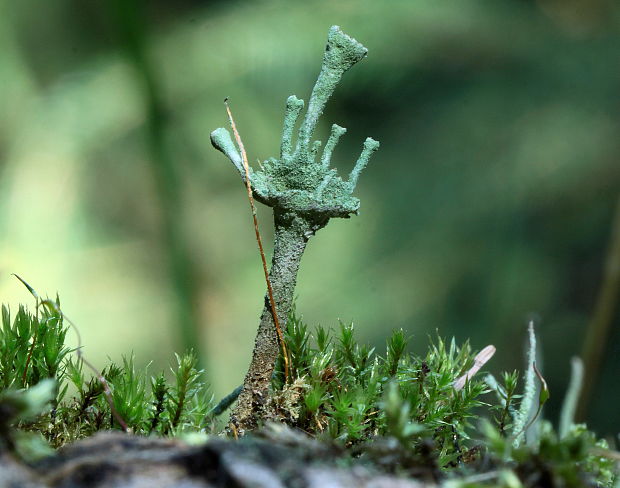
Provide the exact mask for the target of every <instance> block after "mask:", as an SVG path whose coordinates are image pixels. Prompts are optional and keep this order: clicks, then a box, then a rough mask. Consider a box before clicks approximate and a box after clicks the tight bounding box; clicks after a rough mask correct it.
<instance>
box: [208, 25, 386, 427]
mask: <svg viewBox="0 0 620 488" xmlns="http://www.w3.org/2000/svg"><path fill="white" fill-rule="evenodd" d="M367 52H368V50H367V49H366V48H365V47H364V46H363V45H362V44H361V43H359V42H358V41H356V40H355V39H353V38H352V37H349V36H348V35H346V34H344V33H343V32H342V31H341V30H340V28H339V27H338V26H333V27H332V28H331V29H330V30H329V34H328V37H327V45H326V47H325V53H324V55H323V63H322V65H321V71H320V73H319V76H318V79H317V81H316V83H315V85H314V88H313V90H312V94H311V96H310V101H309V103H308V109H307V111H306V114H305V117H304V120H303V121H302V123H301V126H300V128H299V132H298V137H297V143H296V144H295V147H294V149H293V141H292V139H293V132H294V129H295V126H296V123H297V119H298V118H299V115H300V114H301V111H302V109H303V107H304V102H303V100H300V99H299V98H297V97H296V96H294V95H292V96H290V97H289V98H288V99H287V101H286V109H285V114H284V128H283V131H282V141H281V144H280V155H279V158H275V157H274V158H269V159H267V160H266V161H264V162H263V163H262V164H261V169H258V170H250V171H249V178H250V185H251V189H252V194H253V196H254V198H255V199H256V200H257V201H259V202H261V203H263V204H265V205H268V206H270V207H272V208H273V210H274V222H275V243H274V254H273V259H272V268H271V272H270V281H271V284H272V287H273V291H274V298H275V302H276V304H275V305H276V310H277V313H278V317H279V318H280V320H281V323H282V324H284V323H285V321H286V317H287V316H288V313H289V310H290V307H291V304H292V300H293V296H294V292H295V285H296V281H297V271H298V269H299V262H300V260H301V257H302V255H303V252H304V250H305V247H306V243H307V241H308V239H309V238H310V237H311V236H312V235H314V234H315V233H316V232H317V231H318V230H319V229H321V228H323V227H325V225H327V223H328V221H329V219H331V218H334V217H341V218H347V217H349V216H350V215H352V214H356V213H357V211H358V209H359V206H360V201H359V199H358V198H356V197H354V196H353V191H354V190H355V186H356V184H357V181H358V178H359V175H360V173H361V172H362V170H363V169H364V168H365V167H366V165H367V164H368V161H369V160H370V157H371V156H372V154H373V153H374V152H375V151H376V150H377V149H378V148H379V143H378V142H377V141H375V140H374V139H372V138H370V137H369V138H367V139H366V141H365V142H364V146H363V150H362V153H361V154H360V156H359V158H358V159H357V161H356V163H355V165H354V167H353V170H352V171H351V173H350V174H349V176H348V178H346V179H343V178H342V177H340V176H339V175H338V173H337V171H336V170H335V169H333V168H330V163H331V157H332V154H333V151H334V148H335V147H336V145H337V143H338V141H339V139H340V137H341V136H342V135H343V134H344V133H345V132H346V129H345V128H343V127H340V126H339V125H336V124H334V125H333V126H332V129H331V134H330V136H329V138H328V140H327V142H326V144H325V146H324V149H323V153H322V155H321V157H320V158H317V155H318V152H319V148H320V147H321V145H322V143H321V141H313V142H312V136H313V134H314V131H315V129H316V125H317V123H318V120H319V118H320V116H321V114H322V113H323V109H324V108H325V105H326V103H327V101H328V100H329V98H330V97H331V95H332V93H333V92H334V90H335V88H336V86H337V85H338V83H339V81H340V79H341V78H342V75H343V74H344V73H345V72H346V71H347V70H348V69H349V68H351V67H352V66H353V65H354V64H355V63H357V62H358V61H360V60H362V59H363V58H364V57H365V56H366V54H367ZM211 142H212V143H213V145H214V146H215V147H216V148H217V149H219V150H220V151H222V152H223V153H224V154H225V155H226V156H227V157H228V158H229V159H230V160H231V162H232V163H233V165H234V166H235V168H237V171H239V173H240V175H241V178H242V180H243V181H244V182H245V181H246V173H245V170H244V167H243V163H242V158H241V155H240V152H239V149H238V148H237V147H236V145H235V144H234V143H233V141H232V138H231V136H230V133H229V132H228V130H226V129H224V128H219V129H216V130H214V131H213V132H212V133H211ZM277 355H278V344H277V337H276V331H275V326H274V320H273V317H272V315H271V309H270V306H269V302H268V300H267V298H266V299H265V308H264V310H263V314H262V316H261V323H260V326H259V330H258V335H257V338H256V342H255V346H254V353H253V358H252V362H251V364H250V368H249V371H248V373H247V375H246V378H245V382H244V389H243V391H242V393H241V395H240V397H239V402H238V404H237V408H236V409H235V412H234V413H233V417H232V422H233V423H234V424H235V426H236V428H237V429H238V430H239V431H240V432H243V431H245V430H248V429H251V428H253V427H255V426H256V421H257V419H256V417H257V416H258V415H257V412H258V411H259V410H260V405H261V404H262V403H263V401H264V395H265V393H266V390H267V388H268V385H269V382H270V379H271V375H272V373H273V368H274V364H275V361H276V359H277Z"/></svg>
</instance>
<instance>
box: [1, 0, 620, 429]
mask: <svg viewBox="0 0 620 488" xmlns="http://www.w3.org/2000/svg"><path fill="white" fill-rule="evenodd" d="M333 24H337V25H340V26H341V27H342V28H343V30H344V31H345V32H347V33H348V34H350V35H352V36H353V37H355V38H357V39H358V40H360V41H362V42H363V43H364V44H365V45H366V46H367V47H368V48H369V56H368V58H367V59H365V60H364V61H363V62H361V63H360V64H359V65H357V66H356V67H355V68H353V69H352V70H351V71H350V72H348V73H347V74H346V75H345V76H344V79H343V82H342V83H341V85H340V87H339V88H338V90H337V91H336V93H335V95H334V98H333V99H332V101H331V102H330V104H329V105H328V107H327V110H326V113H325V116H324V117H323V119H322V122H321V127H320V128H319V131H318V132H319V133H318V134H317V136H318V137H320V138H323V139H325V138H326V136H327V135H328V132H329V127H330V126H331V124H332V123H333V122H337V123H338V124H340V125H342V126H344V127H347V128H348V129H349V130H348V133H347V134H346V136H345V137H344V138H343V140H342V141H341V143H340V145H339V147H338V149H337V151H336V153H335V155H334V159H333V161H334V163H335V164H336V165H337V166H338V167H339V168H340V170H341V172H342V173H345V174H346V173H347V172H348V171H349V169H350V168H351V167H352V165H353V163H354V162H355V160H356V158H357V156H358V155H359V152H360V151H361V147H362V142H363V140H364V138H365V137H366V136H372V137H374V138H375V139H378V140H380V141H381V150H380V151H379V152H378V153H377V154H376V155H375V157H374V158H373V160H372V161H371V164H370V165H369V167H368V168H367V170H366V171H365V173H364V174H363V175H362V178H361V180H360V184H359V186H358V190H357V196H359V197H360V199H361V201H362V209H361V212H360V215H359V216H357V217H354V218H352V219H351V220H336V221H332V222H331V223H330V225H329V226H328V227H327V228H326V229H325V230H321V231H320V232H319V233H318V234H317V236H316V237H315V238H314V239H312V240H311V241H310V245H309V248H308V250H307V252H306V256H305V258H304V260H303V261H302V268H301V271H300V276H299V282H298V288H297V293H298V295H299V298H298V302H297V308H298V310H299V312H300V313H301V314H303V316H304V318H305V319H306V321H307V322H309V323H310V324H318V323H321V324H324V325H330V326H336V325H337V323H338V319H341V320H343V321H347V322H348V321H353V322H354V323H355V324H356V326H357V330H358V332H359V336H360V337H361V338H362V339H363V340H367V341H370V342H371V343H373V344H375V345H377V346H378V347H379V348H380V349H382V348H383V344H384V340H385V337H386V335H387V334H389V332H390V330H391V329H394V328H401V327H402V328H404V329H405V330H406V331H407V333H408V334H410V335H412V336H413V340H412V348H413V349H414V350H416V351H422V350H424V349H425V348H426V346H427V344H428V338H427V336H428V334H434V331H435V330H436V329H437V330H439V333H440V334H441V335H443V336H452V335H454V336H455V337H456V338H457V339H458V340H459V341H463V340H465V339H467V338H470V339H471V342H472V344H473V346H474V347H475V348H476V349H480V348H482V347H483V346H485V345H486V344H489V343H492V344H495V345H496V346H497V349H498V352H497V354H496V357H495V358H494V359H493V360H492V363H490V369H491V370H492V371H493V372H495V373H498V372H500V371H501V370H502V369H505V368H509V369H513V368H520V367H521V366H522V364H523V357H522V353H521V351H522V349H523V345H524V343H523V341H524V337H525V328H526V324H527V321H528V320H530V319H535V321H536V324H537V328H538V332H539V338H540V342H541V345H542V350H543V356H542V361H543V370H544V374H545V376H546V377H547V379H548V382H549V385H550V388H551V392H552V400H551V402H550V403H551V406H550V408H549V409H548V412H547V414H548V415H549V416H550V417H552V418H553V417H554V416H555V415H556V412H557V408H558V405H559V404H560V402H561V398H562V396H563V392H564V388H565V386H566V384H567V382H568V377H569V359H570V357H571V356H572V355H575V354H580V353H581V350H582V347H583V343H584V340H585V337H586V331H587V330H588V324H589V323H591V322H592V320H593V314H594V310H595V307H596V303H597V300H599V298H598V297H599V295H600V293H601V287H602V286H603V282H604V277H605V273H604V270H605V260H606V258H605V256H606V253H607V249H608V247H609V246H610V240H611V236H612V227H613V226H612V222H613V219H614V212H615V210H614V209H615V207H616V201H617V199H618V195H619V193H620V192H619V190H620V185H619V182H620V164H619V161H618V159H619V158H618V155H619V153H620V137H619V135H620V97H619V95H620V67H619V66H620V65H619V62H618V60H619V54H620V53H619V48H620V9H619V8H618V4H617V3H616V2H612V1H605V0H591V1H585V0H583V1H580V0H538V1H526V0H520V1H518V0H501V1H500V0H494V1H490V0H489V1H484V0H454V1H441V2H436V1H413V0H407V1H398V0H389V1H388V0H372V1H349V0H340V1H337V2H328V1H324V0H323V1H312V0H310V1H304V2H290V1H289V2H286V1H282V0H264V1H256V2H241V1H220V2H208V1H197V0H182V1H175V2H170V1H165V0H150V1H148V2H147V1H143V2H140V1H139V0H108V1H105V0H93V1H89V2H84V1H79V0H54V1H49V2H40V1H37V0H22V1H20V2H15V1H13V2H11V1H9V0H0V114H1V117H0V229H1V232H0V239H1V241H0V246H1V252H0V291H1V293H2V301H4V302H8V303H11V304H12V306H13V307H15V306H16V305H17V303H18V302H27V303H32V299H31V298H30V297H29V295H28V293H27V291H26V290H25V289H24V288H23V287H22V286H21V285H20V284H19V283H18V282H17V281H16V280H15V279H14V278H13V277H11V276H10V273H18V274H20V275H21V276H23V277H24V278H25V279H26V280H28V281H29V282H30V283H31V284H32V285H33V286H34V287H35V288H36V289H37V290H39V292H40V293H43V294H45V293H47V294H50V295H54V294H55V293H56V291H58V292H59V293H60V296H61V300H62V303H63V309H64V310H65V312H66V313H67V315H69V317H71V318H72V319H73V320H74V321H75V322H76V323H77V324H78V325H79V327H80V329H81V332H82V336H83V343H84V346H85V349H84V352H85V354H87V355H88V357H89V358H90V359H91V360H92V361H94V362H95V363H96V364H98V365H100V366H102V365H103V364H105V361H106V358H107V357H110V358H112V359H115V360H116V359H118V358H119V357H120V355H121V354H126V353H128V352H130V351H131V350H133V351H135V354H136V359H137V361H138V362H140V363H142V364H147V363H149V362H151V361H152V363H153V364H152V365H151V366H150V368H151V371H153V372H156V371H157V370H159V369H161V368H163V367H166V364H167V363H168V362H169V361H171V360H172V359H173V352H174V351H178V350H179V349H181V348H182V347H184V344H186V343H187V342H195V341H193V340H192V339H191V333H190V332H188V331H191V330H192V328H196V329H197V330H198V336H199V337H200V341H199V343H198V344H195V345H194V346H195V348H196V349H198V350H200V352H201V353H202V354H203V358H204V365H205V367H206V369H207V371H208V376H209V380H210V382H211V384H212V385H213V388H214V391H215V393H216V396H221V395H223V394H226V393H228V392H229V391H230V390H232V388H234V387H235V386H237V385H238V384H239V383H240V382H241V381H242V377H243V375H244V373H245V370H246V367H247V365H248V362H249V358H250V354H251V348H252V345H253V341H254V334H255V330H256V327H257V325H258V317H259V312H260V310H261V308H262V303H263V293H264V288H265V286H264V281H263V276H262V269H261V265H260V259H259V256H258V252H257V249H256V243H255V240H254V231H253V228H252V223H251V214H250V211H249V208H248V202H247V198H246V195H245V190H244V188H243V186H242V184H241V182H240V179H239V176H238V174H237V173H236V171H235V170H234V168H233V167H232V166H231V165H230V163H229V162H228V161H227V160H226V159H225V158H224V157H223V156H222V155H221V154H219V153H217V152H216V151H215V150H213V149H212V147H211V144H210V141H209V132H210V131H211V130H213V129H214V128H216V127H220V126H226V125H227V121H226V116H225V111H224V106H223V103H222V101H223V99H224V97H227V96H228V97H230V100H231V104H232V108H233V110H234V113H235V116H236V119H237V124H238V126H239V129H240V131H241V134H242V137H243V139H244V143H245V146H246V148H247V149H248V152H249V158H250V160H251V161H256V159H258V158H260V159H266V158H267V157H270V156H275V155H276V152H277V150H278V148H279V139H280V131H281V124H282V116H283V110H284V103H285V99H286V97H287V96H288V95H290V94H296V95H297V96H299V97H301V98H304V99H306V100H307V98H308V96H309V93H310V90H311V88H312V85H313V83H314V81H315V79H316V76H317V74H318V70H319V67H320V62H321V57H322V51H323V48H324V44H325V39H326V35H327V30H328V28H329V26H330V25H333ZM259 217H260V219H261V223H262V233H263V237H264V239H265V240H266V242H267V245H268V247H269V245H270V243H271V236H270V229H271V225H270V222H269V220H270V214H269V212H268V211H267V210H266V209H261V213H260V215H259ZM608 289H609V287H608ZM611 291H612V292H611V297H612V298H611V299H610V300H608V302H607V311H610V310H611V311H612V312H613V304H614V302H615V301H617V299H618V296H617V295H618V293H617V290H616V292H613V287H612V290H611ZM610 307H611V309H610ZM607 323H608V324H609V327H610V328H611V333H610V335H609V336H608V337H607V339H606V340H605V341H604V342H605V344H604V345H605V350H604V355H603V354H599V355H598V356H599V357H600V358H601V376H600V379H599V380H597V381H596V382H594V381H592V382H591V383H592V386H593V390H592V396H593V402H592V403H591V408H590V410H589V412H588V416H587V418H588V422H589V423H590V425H591V426H593V427H594V428H595V429H597V430H598V431H599V433H600V434H608V433H615V432H617V431H619V430H620V419H619V418H618V416H617V404H618V402H619V401H620V388H618V374H617V372H618V370H619V368H620V345H619V344H620V327H619V325H620V317H619V315H618V310H617V309H616V310H615V312H614V313H612V314H611V318H610V320H608V321H607Z"/></svg>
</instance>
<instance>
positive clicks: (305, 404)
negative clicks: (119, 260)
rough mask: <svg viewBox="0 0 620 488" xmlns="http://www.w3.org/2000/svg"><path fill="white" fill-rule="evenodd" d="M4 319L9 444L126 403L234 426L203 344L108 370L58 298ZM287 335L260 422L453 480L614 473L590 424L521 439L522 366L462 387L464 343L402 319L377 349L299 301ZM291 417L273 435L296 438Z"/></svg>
mask: <svg viewBox="0 0 620 488" xmlns="http://www.w3.org/2000/svg"><path fill="white" fill-rule="evenodd" d="M2 320H3V323H2V332H1V335H0V339H1V340H0V384H1V385H2V388H3V391H2V393H1V397H0V408H1V409H2V411H3V413H4V415H3V417H2V425H1V432H0V435H1V439H2V444H3V448H4V449H5V450H9V451H13V452H14V453H16V454H17V455H18V456H20V457H21V458H22V459H25V460H27V461H29V462H33V461H35V460H36V459H39V458H41V457H45V456H47V455H49V454H51V453H53V449H54V448H57V447H60V446H63V445H66V444H68V443H72V442H74V441H76V440H78V439H81V438H85V437H89V436H91V435H93V434H94V433H97V432H99V431H105V430H110V429H112V430H120V429H121V428H122V425H121V424H120V423H119V421H118V420H117V418H118V417H120V418H122V419H123V422H124V423H125V424H126V425H127V427H128V428H129V429H130V430H131V431H132V432H133V433H135V434H138V435H142V436H157V437H170V436H176V437H181V438H189V437H188V436H190V437H191V438H193V439H194V440H195V439H196V436H198V439H203V440H204V439H206V438H209V437H213V436H215V435H217V434H218V433H219V435H220V436H228V437H232V435H231V434H233V432H229V433H228V434H226V433H225V430H224V428H225V422H224V421H222V420H221V417H222V416H221V413H222V410H223V409H222V406H221V405H220V406H219V407H218V406H216V405H215V402H213V397H212V395H211V394H210V391H209V388H208V385H207V383H206V382H205V380H204V372H203V371H199V370H197V368H196V357H195V355H194V354H193V353H191V352H190V353H187V354H184V355H182V356H176V360H175V364H174V366H173V367H172V368H171V374H170V375H166V374H164V373H163V372H161V373H159V374H155V375H153V376H152V375H150V373H148V372H147V371H146V370H139V369H138V368H136V367H135V364H134V361H133V357H132V356H127V357H126V358H124V359H123V361H122V364H118V365H117V364H110V365H108V366H106V368H105V369H104V370H103V371H102V372H101V377H103V378H104V381H103V382H102V381H101V379H100V378H98V377H97V375H91V374H88V372H87V370H86V368H85V363H84V362H83V360H82V359H80V358H79V357H77V356H76V355H75V351H72V350H71V349H69V348H68V347H67V346H65V343H64V342H65V338H66V335H67V333H68V332H69V327H68V325H67V324H66V322H65V321H64V320H63V314H62V312H61V310H60V304H59V301H58V300H56V301H54V302H52V301H49V300H47V301H37V307H36V310H35V312H34V313H31V312H29V311H28V310H27V308H26V307H20V308H19V309H18V311H17V313H16V314H14V316H12V314H11V313H10V312H9V309H8V307H4V308H3V310H2ZM286 341H287V344H288V349H289V354H290V359H291V361H290V371H289V378H288V381H285V380H284V376H285V374H284V365H283V361H282V360H281V359H280V361H279V362H278V364H277V367H276V373H275V374H274V377H273V381H272V388H271V391H270V394H269V395H268V396H267V397H265V398H264V399H263V402H262V403H261V405H259V406H258V409H257V410H258V411H259V412H260V415H261V418H260V421H259V424H261V425H263V426H269V425H273V423H277V424H280V425H283V426H286V427H288V428H290V429H294V430H293V431H294V432H297V433H298V434H295V435H302V436H305V437H307V438H308V439H314V440H315V441H313V442H319V443H321V444H322V445H325V446H330V447H329V448H330V449H333V450H334V452H337V453H338V454H337V456H336V458H338V459H339V460H340V461H339V463H340V464H341V465H345V466H346V465H351V464H359V463H362V464H365V465H366V466H368V467H371V469H373V470H377V471H379V472H384V473H385V472H387V473H393V474H398V475H402V476H405V477H410V478H415V479H424V480H427V481H433V482H439V483H443V484H446V483H447V484H450V483H451V484H450V486H510V487H512V486H543V485H544V486H575V487H578V486H609V487H610V486H614V482H615V481H616V479H617V474H616V467H615V461H614V458H617V454H616V453H615V452H614V451H611V450H610V449H609V448H608V446H607V444H606V443H605V442H604V441H602V440H598V439H597V438H596V436H595V435H594V434H593V433H592V432H590V431H588V430H587V429H586V428H585V426H582V425H571V426H570V428H569V429H568V430H567V431H566V432H564V433H563V435H562V436H560V435H559V434H558V433H557V432H556V431H555V430H554V429H553V427H552V425H551V424H550V423H549V422H547V421H541V420H540V419H535V418H534V417H530V418H528V424H533V428H530V429H528V437H527V438H526V439H524V441H523V442H519V441H518V439H519V437H520V436H521V434H522V433H523V431H524V430H525V429H524V428H523V427H520V426H519V425H517V423H515V419H518V417H519V411H520V408H521V407H522V404H523V402H524V398H523V397H522V396H521V395H520V394H518V391H519V390H520V388H519V374H518V373H516V372H514V373H509V374H504V375H503V378H502V381H501V382H499V384H498V382H496V381H494V380H493V379H491V377H488V376H487V377H485V376H484V375H483V374H482V373H478V374H476V375H475V376H474V377H473V378H471V379H468V380H467V381H466V382H465V383H464V386H462V387H461V385H463V382H462V381H461V382H458V380H459V378H463V377H464V375H465V374H466V373H467V372H468V371H470V370H471V367H472V366H473V365H474V363H475V361H476V354H475V351H473V350H472V349H471V347H470V346H469V345H468V344H467V343H466V344H464V345H461V346H458V345H457V344H456V343H455V341H454V340H451V341H444V340H442V339H441V338H439V337H437V338H433V339H431V340H430V345H429V348H428V352H427V353H426V355H424V356H418V355H414V354H411V353H409V352H408V351H407V337H406V335H405V333H404V332H403V331H394V332H393V333H392V335H391V336H390V337H389V338H388V340H387V344H386V348H385V351H384V352H383V353H378V352H377V351H375V349H373V348H372V347H370V346H368V345H364V344H360V343H359V342H357V341H356V340H355V337H354V329H353V327H352V326H351V325H346V324H341V325H340V327H339V329H338V330H337V331H336V332H335V333H331V332H330V331H328V330H327V329H325V328H322V327H317V328H316V329H315V330H314V331H313V332H312V333H311V332H310V331H309V329H308V327H307V325H306V324H304V322H303V321H302V320H301V319H300V318H299V317H298V316H297V315H296V314H295V312H294V311H293V313H292V314H291V315H290V317H289V320H288V322H287V329H286ZM523 376H526V377H527V371H526V372H525V374H524V375H523ZM459 383H460V384H459ZM107 389H109V398H108V397H107V396H106V390H107ZM70 391H71V392H72V393H69V392H70ZM530 400H531V399H530ZM115 415H116V417H115ZM290 429H284V430H281V431H279V432H280V433H279V434H277V433H276V434H274V432H277V431H273V430H272V431H271V434H270V435H271V436H272V439H275V441H274V442H276V443H277V442H283V443H286V442H289V441H290V435H291V434H289V432H291V431H290ZM278 436H281V439H280V441H278V440H277V439H278ZM287 439H288V441H287ZM446 486H448V485H446Z"/></svg>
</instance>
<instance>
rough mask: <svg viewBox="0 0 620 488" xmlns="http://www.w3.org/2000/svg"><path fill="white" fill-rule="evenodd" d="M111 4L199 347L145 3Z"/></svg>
mask: <svg viewBox="0 0 620 488" xmlns="http://www.w3.org/2000/svg"><path fill="white" fill-rule="evenodd" d="M109 5H110V8H111V10H112V15H113V19H114V21H115V24H116V27H117V29H118V33H119V37H120V40H121V44H122V46H121V48H122V50H123V51H124V53H125V55H126V56H127V58H128V59H129V61H130V62H131V63H132V64H133V66H134V68H135V72H136V76H137V81H138V82H139V83H140V85H141V88H142V90H141V92H142V93H143V95H144V108H145V112H146V138H147V149H148V152H149V161H150V164H151V169H152V171H153V175H154V178H155V181H156V184H157V190H158V192H157V193H158V195H159V197H160V208H161V232H162V237H163V242H164V247H165V253H166V256H165V259H166V260H167V267H168V273H169V277H170V280H171V282H172V290H173V292H174V298H175V308H176V310H175V312H176V313H175V314H176V321H177V322H178V327H179V330H180V332H181V341H182V347H183V349H184V350H189V349H192V348H193V349H194V350H197V349H198V345H199V344H200V340H199V336H198V327H197V323H198V321H197V319H196V312H195V310H196V308H195V303H196V301H195V297H194V290H195V287H194V286H192V281H193V280H192V275H191V272H190V269H191V267H190V260H189V259H188V250H187V246H186V245H185V240H184V231H183V226H182V225H181V222H182V218H181V216H182V205H181V191H180V183H179V180H180V178H179V174H178V172H177V171H176V169H175V166H174V164H173V158H172V156H171V154H170V149H169V147H168V145H167V143H166V108H165V104H164V102H163V99H162V94H161V89H160V87H159V85H158V79H157V76H156V75H155V72H154V69H153V64H152V63H151V62H150V60H149V56H148V52H147V42H146V22H147V20H146V16H145V15H144V5H143V2H142V0H112V1H111V2H110V3H109ZM199 357H200V354H199Z"/></svg>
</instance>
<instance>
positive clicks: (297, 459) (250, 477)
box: [0, 432, 433, 488]
mask: <svg viewBox="0 0 620 488" xmlns="http://www.w3.org/2000/svg"><path fill="white" fill-rule="evenodd" d="M277 437H278V439H274V438H273V437H268V438H263V439H260V438H256V437H249V436H248V437H246V438H244V439H243V440H242V441H238V442H235V441H229V440H228V441H227V440H224V439H219V438H217V439H213V440H211V441H208V442H207V443H206V444H203V445H199V446H189V445H187V444H184V443H182V442H181V441H175V440H164V439H148V438H143V437H136V436H130V435H126V434H122V433H120V432H107V433H101V434H98V435H95V436H94V437H91V438H89V439H86V440H83V441H79V442H77V443H75V444H73V445H71V446H68V447H67V448H64V449H62V450H61V451H60V452H59V453H58V454H57V455H55V456H53V457H51V458H47V459H46V460H44V461H42V462H39V463H38V464H37V465H35V466H34V467H27V466H24V465H22V464H20V463H18V462H17V461H16V460H14V459H12V458H11V457H9V456H7V455H4V456H0V486H2V487H15V488H17V487H19V488H164V487H175V488H211V487H235V488H246V487H247V488H249V487H252V488H280V487H282V488H284V487H295V488H331V487H333V488H340V487H342V488H344V487H352V486H354V487H356V488H364V487H367V488H370V487H372V488H424V487H427V486H433V485H428V484H424V483H421V482H416V481H410V480H405V479H402V478H397V477H393V476H386V475H381V474H377V473H373V472H371V471H370V470H369V469H367V468H364V467H361V466H355V467H352V468H350V469H343V468H341V467H336V466H335V462H334V459H335V458H336V457H338V456H337V453H335V452H334V448H331V447H328V446H325V445H322V444H320V443H318V442H316V441H313V440H312V439H309V438H307V437H303V436H299V435H298V434H295V433H291V432H289V433H284V435H282V433H278V434H277Z"/></svg>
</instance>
